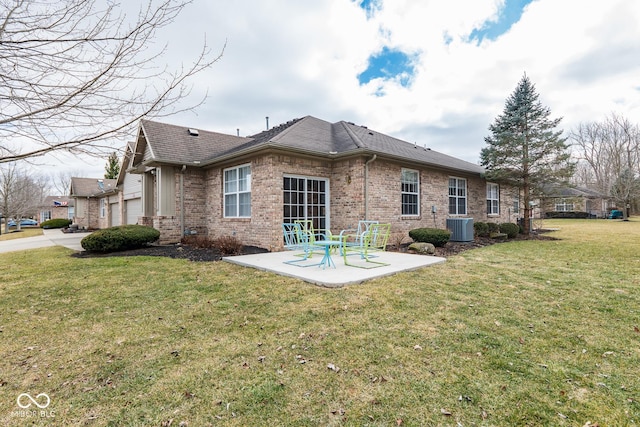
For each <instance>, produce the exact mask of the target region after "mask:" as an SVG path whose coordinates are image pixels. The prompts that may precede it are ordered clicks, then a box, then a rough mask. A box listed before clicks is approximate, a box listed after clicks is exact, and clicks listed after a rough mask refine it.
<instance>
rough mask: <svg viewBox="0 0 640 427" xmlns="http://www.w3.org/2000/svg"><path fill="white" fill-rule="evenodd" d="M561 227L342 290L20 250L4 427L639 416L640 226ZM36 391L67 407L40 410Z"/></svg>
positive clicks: (220, 268) (4, 273)
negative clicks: (32, 401)
mask: <svg viewBox="0 0 640 427" xmlns="http://www.w3.org/2000/svg"><path fill="white" fill-rule="evenodd" d="M544 225H545V227H560V228H561V229H560V230H559V231H557V232H554V233H552V234H551V235H553V236H555V237H558V238H560V239H562V240H555V241H517V242H508V243H502V244H497V245H493V246H490V247H485V248H482V249H477V250H472V251H467V252H465V253H463V254H461V255H459V256H456V257H452V258H449V260H448V261H447V262H446V263H444V264H440V265H436V266H433V267H429V268H425V269H422V270H418V271H413V272H407V273H402V274H398V275H395V276H392V277H387V278H384V279H379V280H373V281H369V282H366V283H365V284H363V285H358V286H350V287H346V288H342V289H332V290H328V289H324V288H319V287H315V286H312V285H309V284H306V283H304V282H301V281H298V280H295V279H292V278H286V277H281V276H277V275H274V274H271V273H266V272H261V271H256V270H252V269H246V268H242V267H239V266H235V265H231V264H227V263H222V262H217V263H191V262H188V261H184V260H171V259H159V258H152V257H141V258H133V257H132V258H117V257H115V258H93V259H77V258H72V257H70V256H68V255H69V254H70V253H71V251H69V250H66V249H63V248H54V249H41V250H34V251H29V252H17V253H8V254H3V255H0V313H2V317H0V331H1V332H0V339H1V341H0V342H1V343H2V347H1V350H0V423H1V424H2V425H16V426H17V425H24V424H26V423H32V424H34V425H65V426H67V425H72V426H76V425H77V426H81V425H82V426H84V425H90V426H147V425H152V426H160V425H169V423H170V422H171V425H172V426H177V425H179V424H180V423H181V422H186V423H188V425H189V426H206V425H230V426H257V425H270V426H276V425H277V426H280V425H296V426H307V425H308V426H317V425H349V426H363V425H372V426H395V425H398V424H401V425H421V426H422V425H443V426H457V425H458V423H459V424H461V425H464V426H474V425H476V426H507V425H508V426H512V425H513V426H515V425H518V426H541V425H554V426H584V425H586V424H587V422H591V423H592V424H595V423H598V425H600V426H614V425H615V426H618V425H634V424H638V423H639V422H640V403H639V402H638V401H639V400H640V375H638V367H639V366H640V345H639V344H640V329H638V328H640V293H639V292H638V289H639V288H640V257H639V256H638V254H639V253H640V243H639V242H640V221H638V219H637V218H634V221H630V222H622V221H605V220H590V221H588V220H585V221H579V220H556V221H545V224H544ZM33 259H37V260H38V262H37V264H34V263H32V262H31V261H32V260H33ZM20 393H29V394H31V395H32V396H36V395H37V394H39V393H47V394H48V395H49V396H50V398H51V405H50V406H49V408H47V409H46V410H45V411H53V412H54V415H55V417H54V418H46V417H45V418H40V417H39V416H36V417H31V418H28V419H26V418H23V417H20V413H18V412H17V411H18V410H19V407H18V406H17V404H16V399H17V396H18V395H19V394H20ZM449 414H450V415H449ZM43 415H45V416H46V415H51V413H49V412H45V413H44V414H43Z"/></svg>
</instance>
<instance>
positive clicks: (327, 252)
mask: <svg viewBox="0 0 640 427" xmlns="http://www.w3.org/2000/svg"><path fill="white" fill-rule="evenodd" d="M341 243H342V242H340V241H339V240H316V242H315V245H317V246H324V256H323V257H322V260H321V261H320V264H319V265H318V266H319V267H322V269H323V270H324V269H325V268H327V266H330V267H331V266H333V268H336V263H335V262H333V259H331V248H335V247H338V246H340V245H341Z"/></svg>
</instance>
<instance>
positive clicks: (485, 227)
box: [473, 221, 489, 237]
mask: <svg viewBox="0 0 640 427" xmlns="http://www.w3.org/2000/svg"><path fill="white" fill-rule="evenodd" d="M473 231H474V232H475V233H476V236H478V237H489V224H487V223H486V222H482V221H478V222H474V223H473Z"/></svg>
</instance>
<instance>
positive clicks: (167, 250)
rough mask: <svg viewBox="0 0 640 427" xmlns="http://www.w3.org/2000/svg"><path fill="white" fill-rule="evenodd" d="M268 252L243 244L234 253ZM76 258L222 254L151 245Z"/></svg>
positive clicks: (82, 254) (198, 257) (191, 258)
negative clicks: (238, 250)
mask: <svg viewBox="0 0 640 427" xmlns="http://www.w3.org/2000/svg"><path fill="white" fill-rule="evenodd" d="M265 252H269V251H267V250H266V249H263V248H259V247H257V246H243V247H242V251H241V253H239V254H235V255H250V254H258V253H265ZM73 256H75V257H77V258H95V257H123V256H125V257H126V256H163V257H168V258H174V259H188V260H189V261H220V260H221V259H222V257H223V256H226V255H222V254H221V253H220V251H219V250H218V249H213V248H196V247H193V246H189V245H180V244H177V245H152V246H147V247H146V248H140V249H130V250H127V251H120V252H109V253H98V252H87V251H83V252H77V253H75V254H73Z"/></svg>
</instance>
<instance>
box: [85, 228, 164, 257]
mask: <svg viewBox="0 0 640 427" xmlns="http://www.w3.org/2000/svg"><path fill="white" fill-rule="evenodd" d="M159 238H160V232H159V231H158V230H156V229H155V228H153V227H147V226H144V225H135V224H132V225H120V226H117V227H111V228H105V229H104V230H98V231H94V232H93V233H91V234H89V235H88V236H86V237H85V238H83V239H82V240H81V241H80V245H82V247H83V248H84V249H85V250H87V251H94V252H117V251H123V250H126V249H136V248H142V247H144V246H147V245H148V244H150V243H153V242H155V241H156V240H158V239H159Z"/></svg>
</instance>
